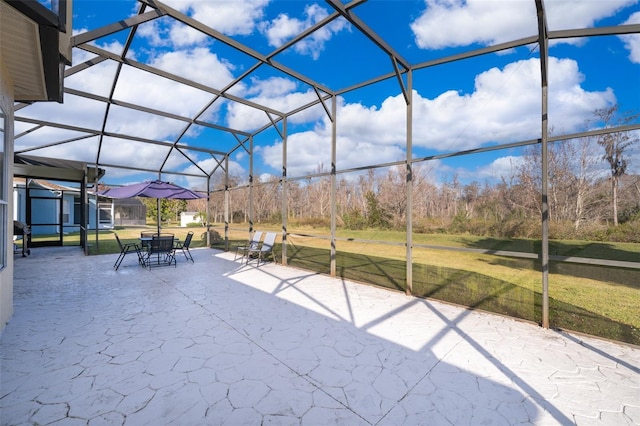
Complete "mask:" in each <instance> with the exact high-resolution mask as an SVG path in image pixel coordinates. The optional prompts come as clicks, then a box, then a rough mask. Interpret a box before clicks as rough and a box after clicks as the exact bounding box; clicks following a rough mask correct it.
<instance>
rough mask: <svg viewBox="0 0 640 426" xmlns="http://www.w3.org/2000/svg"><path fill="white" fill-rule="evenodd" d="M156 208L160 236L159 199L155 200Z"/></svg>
mask: <svg viewBox="0 0 640 426" xmlns="http://www.w3.org/2000/svg"><path fill="white" fill-rule="evenodd" d="M156 207H157V210H158V235H160V198H156Z"/></svg>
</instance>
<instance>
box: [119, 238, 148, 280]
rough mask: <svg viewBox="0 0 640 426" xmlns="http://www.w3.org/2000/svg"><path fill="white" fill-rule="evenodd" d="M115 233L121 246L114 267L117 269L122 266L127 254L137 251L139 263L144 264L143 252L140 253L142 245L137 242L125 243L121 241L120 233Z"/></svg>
mask: <svg viewBox="0 0 640 426" xmlns="http://www.w3.org/2000/svg"><path fill="white" fill-rule="evenodd" d="M113 235H115V236H116V241H117V242H118V246H120V254H119V255H118V258H117V259H116V263H114V264H113V267H114V268H116V271H117V270H118V268H119V267H120V264H122V261H123V260H124V258H125V256H126V255H128V254H129V253H134V252H135V253H136V255H137V256H138V264H140V265H142V264H143V261H142V254H141V253H140V246H139V245H138V244H136V243H124V244H123V243H122V241H120V238H119V237H118V234H116V233H114V234H113Z"/></svg>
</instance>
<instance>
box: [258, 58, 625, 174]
mask: <svg viewBox="0 0 640 426" xmlns="http://www.w3.org/2000/svg"><path fill="white" fill-rule="evenodd" d="M549 70H550V78H549V94H550V99H549V125H550V126H551V127H554V128H555V129H556V130H558V131H559V132H570V131H576V130H578V129H581V128H582V126H583V125H584V122H585V120H586V119H588V118H592V116H593V111H594V110H595V109H597V108H603V107H606V106H608V105H611V104H613V103H615V96H614V94H613V91H612V90H611V89H609V88H604V90H602V91H593V92H589V91H586V90H585V89H583V88H582V87H581V84H582V82H583V80H584V76H583V75H582V74H581V73H580V71H579V69H578V64H577V63H576V62H575V61H574V60H570V59H557V58H550V60H549ZM413 102H414V111H413V126H414V127H413V145H414V147H416V148H418V149H419V148H427V149H431V150H436V151H440V152H446V151H457V150H464V149H470V148H474V147H479V146H483V145H487V144H495V143H508V142H514V141H519V140H528V139H534V138H538V137H539V136H540V133H541V122H540V111H541V102H542V101H541V89H540V63H539V60H538V59H536V58H534V59H529V60H525V61H518V62H514V63H511V64H509V65H507V66H505V67H504V68H503V69H499V68H492V69H489V70H487V71H485V72H483V73H481V74H479V75H478V76H477V77H476V80H475V87H474V90H473V92H472V93H468V94H464V93H458V92H455V91H447V92H444V93H442V94H441V95H439V96H437V97H436V98H434V99H428V98H425V97H422V96H421V95H420V94H419V93H417V92H414V96H413ZM337 117H338V118H337V132H338V145H337V147H338V148H337V149H338V151H339V155H338V159H339V164H338V166H339V168H340V169H345V168H352V167H354V166H359V165H365V164H366V165H369V164H380V163H386V162H392V161H397V160H401V159H403V158H404V156H405V153H404V146H405V140H406V124H405V123H406V104H405V102H404V97H403V96H402V95H396V96H394V97H389V98H387V99H385V100H384V102H382V104H381V105H380V107H376V106H365V105H362V104H359V103H355V104H344V103H342V102H341V103H340V104H339V106H338V115H337ZM330 129H331V124H330V122H329V121H328V119H326V118H323V121H322V122H319V123H318V125H317V126H316V129H315V130H314V131H307V132H304V133H299V134H291V135H290V136H289V138H288V141H289V145H288V146H289V147H290V152H291V158H294V161H292V162H291V163H289V164H288V166H289V168H293V169H295V170H296V172H299V171H303V172H308V171H312V170H314V169H315V168H316V167H317V164H318V161H319V160H318V158H319V156H320V155H322V154H321V153H322V152H324V151H326V150H327V149H329V147H330V143H329V140H330ZM293 141H296V143H293ZM323 147H326V148H323ZM294 150H295V152H294ZM323 150H324V151H323ZM325 154H326V153H325ZM261 155H262V156H263V158H264V160H265V162H266V163H267V164H269V165H271V166H272V167H275V168H276V169H277V167H278V164H280V162H281V156H282V154H281V144H280V143H279V142H278V143H275V144H274V145H272V146H269V147H264V148H263V150H262V152H261ZM325 157H326V155H325ZM323 162H324V163H327V161H324V160H323ZM499 165H500V164H498V163H496V164H494V165H492V167H493V168H494V169H496V168H497V167H498V166H499Z"/></svg>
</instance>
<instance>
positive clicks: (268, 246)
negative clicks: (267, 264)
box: [247, 232, 278, 266]
mask: <svg viewBox="0 0 640 426" xmlns="http://www.w3.org/2000/svg"><path fill="white" fill-rule="evenodd" d="M277 236H278V233H277V232H267V234H266V235H265V236H264V241H263V242H262V244H261V245H260V248H256V249H249V250H248V251H247V263H249V261H250V260H251V258H256V259H258V265H257V266H260V260H262V262H263V263H264V259H265V258H266V257H267V256H268V255H271V257H273V246H274V245H275V243H276V237H277ZM273 260H274V261H275V257H273Z"/></svg>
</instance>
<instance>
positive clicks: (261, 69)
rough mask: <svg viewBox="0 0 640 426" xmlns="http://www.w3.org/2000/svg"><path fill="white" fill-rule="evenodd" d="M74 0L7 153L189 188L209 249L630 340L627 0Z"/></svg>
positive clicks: (111, 177)
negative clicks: (55, 71)
mask: <svg viewBox="0 0 640 426" xmlns="http://www.w3.org/2000/svg"><path fill="white" fill-rule="evenodd" d="M96 10H101V12H100V13H95V12H96ZM73 11H74V12H73V28H74V34H75V35H74V36H73V37H72V39H71V43H72V46H73V51H72V56H73V63H72V65H71V66H67V67H66V69H65V70H64V94H63V97H64V102H62V103H56V104H42V103H40V104H30V103H29V102H24V103H20V104H18V105H16V111H15V121H16V122H15V132H16V133H15V152H16V153H18V154H27V155H30V156H42V157H48V158H65V159H70V160H75V161H81V162H85V163H87V164H88V165H90V166H92V167H95V168H100V169H103V170H104V171H105V174H104V177H102V179H101V181H99V182H89V184H94V185H98V184H100V185H106V186H117V185H123V184H127V183H133V182H140V181H144V180H153V179H161V180H166V181H172V182H175V183H177V184H180V185H182V186H186V187H189V188H190V189H192V190H196V191H201V192H203V193H207V195H208V198H207V203H206V206H205V207H203V210H205V212H203V213H206V217H207V218H208V219H207V224H206V226H207V228H208V229H209V230H210V231H216V233H217V235H220V236H221V237H222V242H221V243H216V242H213V241H211V243H212V244H218V245H217V247H220V248H226V249H233V245H234V244H235V243H239V242H245V241H246V239H247V238H249V235H250V233H251V232H253V231H254V230H275V231H278V232H279V236H278V243H279V245H278V248H277V250H276V252H277V253H276V258H277V261H278V262H282V263H283V264H286V265H291V266H295V267H301V268H305V269H310V270H314V271H318V272H321V273H325V274H330V275H337V276H343V277H345V278H349V279H355V280H359V281H363V282H367V283H371V284H374V285H379V286H383V287H387V288H390V289H393V290H397V291H402V292H406V293H407V294H410V295H415V296H419V297H429V298H435V299H439V300H443V301H447V302H451V303H455V304H460V305H464V306H468V307H471V308H474V309H482V310H486V311H490V312H494V313H498V314H504V315H509V316H513V317H516V318H520V319H523V320H527V321H533V322H536V323H539V324H540V325H541V326H543V327H554V328H561V329H568V330H573V331H578V332H584V333H588V334H592V335H597V336H601V337H604V338H608V339H614V340H619V341H624V342H629V343H633V344H640V316H639V315H638V306H640V304H639V303H640V152H639V150H638V149H639V145H638V140H639V137H640V119H639V118H638V113H639V112H640V88H639V83H640V4H638V2H637V1H631V0H629V1H626V0H619V1H612V0H610V1H607V2H583V1H580V0H575V1H551V0H547V1H545V0H527V1H525V0H523V1H517V2H492V1H471V0H470V1H466V2H465V1H461V2H443V1H437V0H425V1H392V0H389V1H385V0H377V1H376V0H371V1H366V0H354V1H350V2H343V1H339V0H326V1H317V2H291V1H267V0H254V1H228V2H227V1H165V2H160V1H154V0H141V1H137V2H134V1H121V2H106V1H105V2H100V1H91V2H82V1H77V2H75V3H74V4H73ZM211 234H212V233H211V232H210V233H208V234H207V235H211ZM88 238H92V237H91V235H89V236H88Z"/></svg>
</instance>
